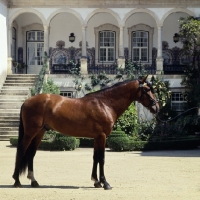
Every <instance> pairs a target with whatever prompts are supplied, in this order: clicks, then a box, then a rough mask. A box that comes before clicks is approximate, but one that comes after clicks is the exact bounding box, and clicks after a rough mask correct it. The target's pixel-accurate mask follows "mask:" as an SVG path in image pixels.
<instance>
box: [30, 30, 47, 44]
mask: <svg viewBox="0 0 200 200" xmlns="http://www.w3.org/2000/svg"><path fill="white" fill-rule="evenodd" d="M27 41H29V42H31V41H32V42H33V41H38V42H39V41H42V42H43V41H44V32H43V31H29V32H28V33H27Z"/></svg>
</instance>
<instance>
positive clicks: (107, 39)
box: [99, 31, 115, 62]
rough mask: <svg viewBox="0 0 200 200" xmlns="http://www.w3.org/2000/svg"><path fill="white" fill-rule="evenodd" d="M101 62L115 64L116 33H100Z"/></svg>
mask: <svg viewBox="0 0 200 200" xmlns="http://www.w3.org/2000/svg"><path fill="white" fill-rule="evenodd" d="M99 60H100V61H101V62H102V61H105V62H113V61H114V60H115V32H113V31H101V32H99Z"/></svg>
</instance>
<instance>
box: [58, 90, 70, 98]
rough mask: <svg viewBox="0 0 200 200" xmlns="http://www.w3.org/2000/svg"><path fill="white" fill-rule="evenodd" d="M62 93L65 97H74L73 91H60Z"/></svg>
mask: <svg viewBox="0 0 200 200" xmlns="http://www.w3.org/2000/svg"><path fill="white" fill-rule="evenodd" d="M60 95H61V96H64V97H69V98H72V97H73V96H72V92H68V91H60Z"/></svg>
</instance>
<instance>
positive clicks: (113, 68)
mask: <svg viewBox="0 0 200 200" xmlns="http://www.w3.org/2000/svg"><path fill="white" fill-rule="evenodd" d="M87 69H88V74H100V73H102V72H105V73H106V74H117V62H116V61H115V62H112V63H105V62H99V61H96V62H92V63H90V62H89V61H88V65H87Z"/></svg>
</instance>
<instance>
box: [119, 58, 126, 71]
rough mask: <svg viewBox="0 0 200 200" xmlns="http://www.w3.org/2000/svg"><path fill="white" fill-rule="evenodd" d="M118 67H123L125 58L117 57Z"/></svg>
mask: <svg viewBox="0 0 200 200" xmlns="http://www.w3.org/2000/svg"><path fill="white" fill-rule="evenodd" d="M118 67H119V68H122V69H124V68H125V58H118Z"/></svg>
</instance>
